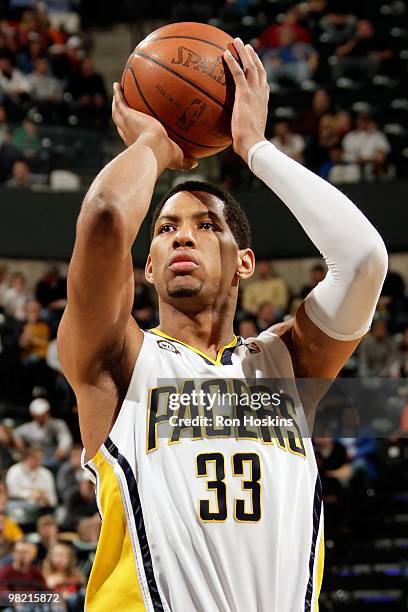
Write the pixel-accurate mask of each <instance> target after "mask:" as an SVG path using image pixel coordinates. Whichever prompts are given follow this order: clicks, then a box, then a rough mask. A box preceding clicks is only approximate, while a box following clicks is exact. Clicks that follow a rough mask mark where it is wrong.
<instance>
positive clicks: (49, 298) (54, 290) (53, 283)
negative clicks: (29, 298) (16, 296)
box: [35, 265, 67, 323]
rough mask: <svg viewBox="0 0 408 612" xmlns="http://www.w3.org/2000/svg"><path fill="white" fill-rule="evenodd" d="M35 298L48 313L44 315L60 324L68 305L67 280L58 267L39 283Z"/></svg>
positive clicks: (51, 270) (49, 271) (51, 268)
mask: <svg viewBox="0 0 408 612" xmlns="http://www.w3.org/2000/svg"><path fill="white" fill-rule="evenodd" d="M35 297H36V299H37V300H38V301H39V302H40V304H41V306H42V308H43V309H46V310H47V311H48V312H47V313H44V314H46V316H47V318H49V319H50V320H51V322H52V323H55V322H57V323H58V322H59V320H60V318H61V316H62V313H63V311H64V308H65V306H66V305H67V279H66V278H65V277H63V276H62V275H61V272H60V270H59V268H58V266H55V265H53V266H51V267H50V268H49V269H48V270H47V272H46V273H45V274H44V276H43V277H42V278H41V279H40V280H39V281H38V283H37V286H36V289H35Z"/></svg>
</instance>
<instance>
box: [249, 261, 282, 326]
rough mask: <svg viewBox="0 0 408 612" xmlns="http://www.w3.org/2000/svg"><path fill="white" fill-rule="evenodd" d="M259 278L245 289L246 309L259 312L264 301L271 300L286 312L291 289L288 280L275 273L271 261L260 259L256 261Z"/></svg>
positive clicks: (255, 312)
mask: <svg viewBox="0 0 408 612" xmlns="http://www.w3.org/2000/svg"><path fill="white" fill-rule="evenodd" d="M256 272H257V279H256V280H255V281H252V282H251V283H248V285H247V286H246V287H245V289H244V291H243V299H242V305H243V307H244V309H245V310H247V311H248V312H252V313H254V314H258V309H259V307H260V306H261V304H263V303H264V302H271V303H272V304H274V305H275V306H277V307H278V308H279V309H280V310H281V311H282V312H285V311H286V309H287V306H288V301H289V289H288V286H287V284H286V281H285V280H284V279H283V278H281V277H280V276H276V275H275V274H274V273H273V269H272V266H271V262H270V261H266V260H264V259H263V260H262V259H261V260H259V261H257V263H256Z"/></svg>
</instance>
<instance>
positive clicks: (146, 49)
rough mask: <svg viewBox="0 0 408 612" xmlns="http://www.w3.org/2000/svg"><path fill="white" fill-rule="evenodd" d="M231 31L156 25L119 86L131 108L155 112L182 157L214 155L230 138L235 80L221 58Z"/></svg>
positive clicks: (203, 26)
mask: <svg viewBox="0 0 408 612" xmlns="http://www.w3.org/2000/svg"><path fill="white" fill-rule="evenodd" d="M227 47H228V49H229V50H230V51H231V52H232V53H233V54H234V55H235V57H237V55H236V52H235V49H234V47H233V39H232V38H231V36H229V35H228V34H226V33H225V32H223V31H222V30H219V29H218V28H215V27H213V26H210V25H207V24H203V23H173V24H171V25H167V26H164V27H163V28H159V29H158V30H156V31H155V32H152V34H150V35H149V36H148V37H147V38H145V39H144V40H143V41H142V42H141V43H140V44H139V45H138V46H137V47H136V49H135V50H134V52H133V53H132V55H131V56H130V57H129V59H128V62H127V64H126V67H125V70H124V73H123V77H122V88H123V93H124V96H125V99H126V102H127V103H128V104H129V106H131V107H132V108H134V109H135V110H138V111H142V112H143V113H147V114H148V115H151V116H152V117H155V118H156V119H158V120H159V121H160V123H161V124H162V125H163V126H164V127H165V128H166V131H167V133H168V135H169V137H170V138H171V139H172V140H174V141H175V142H177V144H178V145H179V146H180V147H181V148H182V149H183V151H184V154H185V155H186V157H190V158H200V157H209V156H210V155H215V154H216V153H218V152H219V151H222V150H223V149H226V148H227V147H228V146H229V145H230V144H231V142H232V140H231V114H232V108H233V104H234V82H233V79H232V76H231V75H230V73H229V70H228V68H227V66H226V64H225V62H224V60H223V54H224V52H225V51H226V49H227Z"/></svg>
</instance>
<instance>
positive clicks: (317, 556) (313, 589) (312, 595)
mask: <svg viewBox="0 0 408 612" xmlns="http://www.w3.org/2000/svg"><path fill="white" fill-rule="evenodd" d="M319 534H320V541H319V542H318V539H319ZM317 547H318V550H317V552H316V548H317ZM323 566H324V537H323V495H322V483H321V480H320V476H319V474H317V476H316V484H315V492H314V499H313V535H312V545H311V547H310V556H309V580H308V583H307V589H306V597H305V607H304V612H318V610H319V595H320V588H321V586H322V580H323ZM313 601H314V602H315V603H314V605H313ZM312 605H313V607H312Z"/></svg>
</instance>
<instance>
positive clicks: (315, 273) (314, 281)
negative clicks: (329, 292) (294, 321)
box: [299, 264, 327, 300]
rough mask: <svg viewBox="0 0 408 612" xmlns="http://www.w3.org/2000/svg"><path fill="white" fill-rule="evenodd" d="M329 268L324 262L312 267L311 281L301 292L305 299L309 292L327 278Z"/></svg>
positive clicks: (300, 295)
mask: <svg viewBox="0 0 408 612" xmlns="http://www.w3.org/2000/svg"><path fill="white" fill-rule="evenodd" d="M326 273H327V269H326V268H325V266H323V265H322V264H316V265H314V266H312V267H311V268H310V281H309V284H308V285H304V286H303V287H302V289H301V291H300V293H299V297H301V298H302V299H303V300H304V299H305V297H306V296H307V295H309V293H310V292H311V291H312V290H313V289H314V288H315V287H316V286H317V285H318V284H319V283H320V282H321V281H322V280H323V279H324V278H325V276H326Z"/></svg>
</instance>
